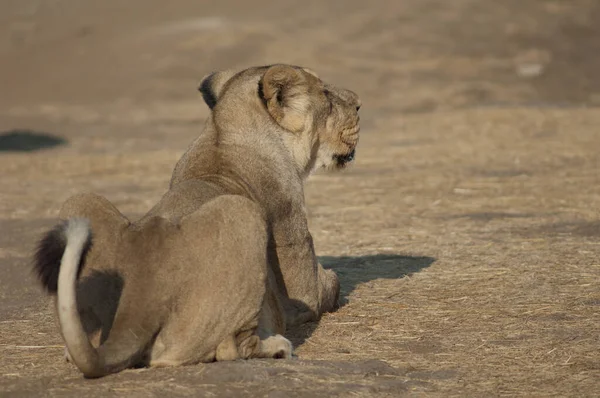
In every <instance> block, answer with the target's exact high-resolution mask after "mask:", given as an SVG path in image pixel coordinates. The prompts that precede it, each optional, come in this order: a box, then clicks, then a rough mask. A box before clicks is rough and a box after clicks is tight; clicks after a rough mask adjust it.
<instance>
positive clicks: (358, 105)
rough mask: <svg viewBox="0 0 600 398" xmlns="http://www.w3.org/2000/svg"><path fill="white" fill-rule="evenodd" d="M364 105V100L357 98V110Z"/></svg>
mask: <svg viewBox="0 0 600 398" xmlns="http://www.w3.org/2000/svg"><path fill="white" fill-rule="evenodd" d="M361 105H362V101H361V100H360V98H357V99H356V112H358V111H359V110H360V107H361Z"/></svg>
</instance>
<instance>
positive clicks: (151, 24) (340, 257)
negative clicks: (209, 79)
mask: <svg viewBox="0 0 600 398" xmlns="http://www.w3.org/2000/svg"><path fill="white" fill-rule="evenodd" d="M599 21H600V3H598V1H596V0H526V1H523V0H520V1H518V0H502V1H496V0H452V1H444V0H402V1H387V0H381V1H379V0H372V1H358V0H332V1H317V0H314V1H313V0H304V1H291V0H282V1H277V2H275V1H273V2H267V1H264V0H259V1H248V2H243V1H241V0H239V1H235V0H221V1H218V2H209V1H198V0H170V1H168V2H167V1H158V0H128V1H120V0H104V1H92V0H5V1H2V2H0V178H1V180H0V181H1V185H0V186H1V188H0V300H1V301H0V303H1V304H0V396H41V395H45V396H70V397H71V396H72V397H81V396H94V397H95V396H126V397H138V396H139V397H142V396H156V397H162V396H192V395H193V396H248V397H257V396H269V397H320V396H323V397H329V396H344V397H346V396H402V395H417V396H440V397H450V396H456V397H464V396H477V397H487V396H538V397H546V396H572V397H583V396H598V394H600V210H599V209H600V108H599V107H600V79H599V78H598V77H599V76H600V22H599ZM277 62H285V63H293V64H300V65H304V66H308V67H310V68H312V69H313V70H315V71H317V72H318V73H319V74H320V75H321V76H322V77H323V79H324V80H327V81H330V82H332V83H334V84H337V85H340V86H345V87H348V88H351V89H353V90H354V91H356V92H357V93H359V94H360V96H361V98H362V102H363V108H362V109H361V113H362V116H361V119H362V132H361V134H362V138H361V142H360V144H359V147H358V152H357V159H356V162H355V165H354V166H353V167H351V168H350V169H348V170H346V171H344V172H342V173H333V174H325V173H322V174H318V175H315V176H314V177H313V178H312V179H311V180H310V181H309V183H308V185H307V188H306V196H307V197H306V199H307V203H308V206H309V213H308V216H309V222H310V226H311V231H312V234H313V237H314V240H315V244H316V249H317V252H318V254H319V256H320V259H321V262H322V263H323V264H324V265H325V266H326V267H329V268H333V269H334V270H336V271H337V272H338V274H339V276H340V279H341V282H342V294H343V296H344V298H345V301H346V304H345V305H344V306H343V307H342V308H341V309H340V310H339V311H337V312H336V313H333V314H328V315H326V316H324V317H323V318H322V320H321V321H320V322H318V323H314V324H309V325H306V326H304V327H302V328H300V329H299V330H292V331H289V337H290V338H291V339H292V340H293V341H294V343H295V345H296V347H297V350H296V353H297V355H298V359H295V360H290V361H284V360H278V361H276V360H272V361H266V360H265V361H242V362H231V363H218V364H209V365H198V366H188V367H183V368H179V369H156V370H153V369H141V370H128V371H124V372H122V373H120V374H118V375H113V376H109V377H106V378H102V379H99V380H85V379H83V378H82V376H81V375H80V373H79V372H78V371H77V370H76V369H75V367H74V366H73V365H71V364H68V363H66V362H65V361H64V359H63V348H62V341H61V338H60V335H59V332H58V329H57V327H56V323H55V317H54V313H53V309H52V306H51V303H50V301H49V300H48V298H46V297H45V296H44V295H43V294H42V292H41V289H40V288H39V285H38V284H37V282H36V280H35V279H34V278H33V276H32V274H31V268H30V262H31V253H32V249H33V247H34V245H35V242H36V240H37V239H38V238H39V237H40V235H41V234H42V233H43V231H44V230H45V229H46V228H48V227H49V226H50V225H52V224H53V222H54V221H55V219H56V217H57V213H58V210H59V207H60V205H61V203H62V202H63V201H64V200H65V199H66V198H67V197H68V196H70V195H72V194H74V193H77V192H81V191H95V192H98V193H100V194H102V195H105V196H106V197H107V198H109V199H110V200H111V201H113V202H114V203H115V204H116V205H117V207H118V208H119V209H120V210H122V211H123V212H124V213H125V214H127V215H128V216H131V217H137V216H140V215H141V214H143V213H145V212H146V211H147V210H148V209H149V208H150V207H151V206H152V205H153V204H154V203H155V202H156V201H157V200H158V199H159V198H160V197H161V195H162V194H163V193H164V192H165V190H166V189H167V185H168V181H169V177H170V174H171V171H172V168H173V166H174V164H175V162H176V160H177V159H178V158H179V156H181V154H182V153H183V152H184V150H185V149H186V147H187V146H188V144H189V143H190V142H191V141H192V140H193V139H194V137H195V136H196V135H197V134H199V132H200V131H201V128H202V125H203V120H204V119H205V118H206V116H207V114H208V110H207V107H206V106H205V105H204V103H203V102H202V99H201V97H200V95H199V93H198V92H197V91H196V87H197V85H198V82H199V79H200V78H201V77H202V76H203V75H204V74H206V73H208V72H211V71H213V70H215V69H221V68H229V67H245V66H251V65H260V64H269V63H277Z"/></svg>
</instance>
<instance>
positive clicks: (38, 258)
mask: <svg viewBox="0 0 600 398" xmlns="http://www.w3.org/2000/svg"><path fill="white" fill-rule="evenodd" d="M67 223H68V222H67V221H63V222H61V223H59V224H57V225H55V226H54V228H52V229H51V230H50V231H48V232H47V233H46V234H45V235H44V236H43V237H42V239H41V240H40V242H39V243H38V246H37V250H36V251H35V255H34V260H33V269H34V271H35V273H36V275H37V277H38V279H39V280H40V282H41V283H42V286H43V287H44V289H45V290H46V291H47V292H48V293H50V294H56V291H57V289H58V272H59V271H60V262H61V260H62V256H63V253H64V251H65V247H66V246H67V238H66V235H65V231H66V228H67V225H68V224H67ZM91 244H92V242H91V239H89V240H88V241H87V243H86V246H85V248H84V251H83V254H82V256H81V258H82V260H81V262H82V264H79V269H80V270H81V269H82V268H83V263H84V262H85V258H86V255H87V252H88V251H89V249H90V248H91Z"/></svg>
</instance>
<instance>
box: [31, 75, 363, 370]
mask: <svg viewBox="0 0 600 398" xmlns="http://www.w3.org/2000/svg"><path fill="white" fill-rule="evenodd" d="M199 90H200V91H201V93H202V95H203V98H204V100H205V102H206V103H207V105H208V106H209V107H210V108H211V110H212V112H211V115H210V116H209V118H208V120H207V122H206V125H205V128H204V131H203V133H202V134H201V135H200V137H198V138H197V139H196V140H195V141H194V142H193V144H192V145H191V146H190V148H189V149H188V151H187V152H186V153H185V154H184V155H183V157H182V158H181V159H180V160H179V162H178V163H177V165H176V167H175V170H174V172H173V176H172V179H171V184H170V188H169V191H168V192H167V193H166V194H165V195H164V196H163V198H162V199H161V200H160V202H159V203H158V204H157V205H156V206H154V208H152V209H151V210H150V211H149V212H148V214H147V215H146V216H144V217H143V218H142V219H140V220H139V221H137V222H134V223H132V222H130V221H129V220H128V219H127V218H125V217H124V216H123V215H122V214H121V213H120V212H119V211H118V210H117V209H116V208H115V207H114V206H113V205H112V204H111V203H110V202H109V201H108V200H106V199H105V198H103V197H100V196H97V195H94V194H80V195H76V196H74V197H72V198H70V199H68V200H67V201H66V202H65V204H64V205H63V206H62V209H61V212H60V218H61V219H63V221H62V222H61V223H60V224H58V225H57V226H56V227H55V228H54V229H52V230H51V231H50V232H48V233H47V234H46V235H45V237H44V238H43V239H42V240H41V241H40V243H39V245H38V250H37V252H36V255H35V269H36V271H37V273H38V276H39V278H40V280H41V282H42V284H43V285H44V287H45V288H46V290H47V291H48V292H49V293H51V294H56V293H57V294H56V296H57V298H56V305H57V312H58V319H59V323H60V328H61V333H62V335H63V338H64V340H65V343H66V347H67V350H68V354H70V358H71V360H72V361H73V362H74V363H75V364H76V365H77V367H78V368H79V369H80V370H81V371H82V372H83V374H84V375H85V376H86V377H99V376H102V375H105V374H108V373H111V372H117V371H119V370H122V369H124V368H127V367H130V366H135V365H150V366H170V365H181V364H189V363H197V362H208V361H213V360H230V359H236V358H252V357H275V358H278V357H290V356H291V353H292V346H291V343H290V342H289V341H288V340H287V339H285V338H284V337H283V336H281V334H282V333H284V332H285V329H286V325H287V326H290V325H296V324H299V323H302V322H306V321H310V320H315V319H318V318H319V317H320V315H321V314H322V313H323V312H326V311H331V310H334V309H335V308H337V301H338V296H339V282H338V279H337V276H336V275H335V274H334V273H333V272H332V271H328V270H324V269H323V267H322V266H321V265H320V264H319V263H318V261H317V258H316V256H315V252H314V248H313V243H312V238H311V235H310V233H309V231H308V227H307V220H306V212H305V207H304V193H303V181H304V179H305V178H306V177H307V176H308V175H309V174H310V173H311V172H312V171H313V170H316V169H318V168H334V169H339V168H343V167H344V166H346V165H347V164H348V163H349V162H351V161H352V160H353V158H354V153H355V148H356V145H357V143H358V135H359V125H358V122H359V117H358V109H359V108H360V101H359V99H358V96H357V95H356V94H355V93H353V92H351V91H349V90H344V89H340V88H337V87H334V86H331V85H329V84H326V83H324V82H323V81H321V80H320V79H319V78H318V77H317V76H316V75H315V74H314V72H312V71H310V70H308V69H305V68H301V67H296V66H290V65H273V66H265V67H253V68H249V69H246V70H243V71H241V72H237V73H236V72H233V71H224V72H215V73H213V74H210V75H208V76H207V77H205V78H204V79H203V80H202V83H201V85H200V88H199ZM88 220H89V221H88ZM88 222H89V225H88ZM92 232H93V238H92ZM79 274H80V275H79ZM78 278H79V280H77V279H78Z"/></svg>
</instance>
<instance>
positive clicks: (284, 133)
mask: <svg viewBox="0 0 600 398" xmlns="http://www.w3.org/2000/svg"><path fill="white" fill-rule="evenodd" d="M199 90H200V92H201V93H202V95H203V98H204V100H205V102H206V104H207V105H208V106H209V107H210V108H211V109H212V111H213V120H214V121H215V123H217V124H221V125H222V127H226V128H227V129H229V130H232V129H233V130H235V131H241V132H244V131H259V132H261V131H262V132H264V133H265V134H270V133H276V134H279V135H280V136H281V137H282V139H283V141H284V143H285V145H286V146H287V148H288V149H289V150H290V152H291V154H292V156H293V158H294V160H295V162H296V165H297V167H298V170H299V172H300V173H301V174H302V175H304V176H308V174H310V173H311V172H312V171H314V170H316V169H320V168H326V169H340V168H343V167H345V166H346V165H347V164H349V163H350V162H352V160H353V159H354V154H355V151H356V145H357V143H358V136H359V129H360V128H359V116H358V110H359V108H360V105H361V102H360V100H359V98H358V95H356V94H355V93H354V92H352V91H350V90H346V89H342V88H339V87H335V86H333V85H330V84H327V83H325V82H323V81H322V80H321V79H319V77H318V76H317V75H316V74H315V73H314V72H312V71H310V70H308V69H306V68H302V67H297V66H290V65H272V66H264V67H254V68H249V69H245V70H243V71H241V72H235V71H222V72H214V73H212V74H210V75H208V76H206V77H205V78H203V79H202V83H201V84H200V87H199Z"/></svg>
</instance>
